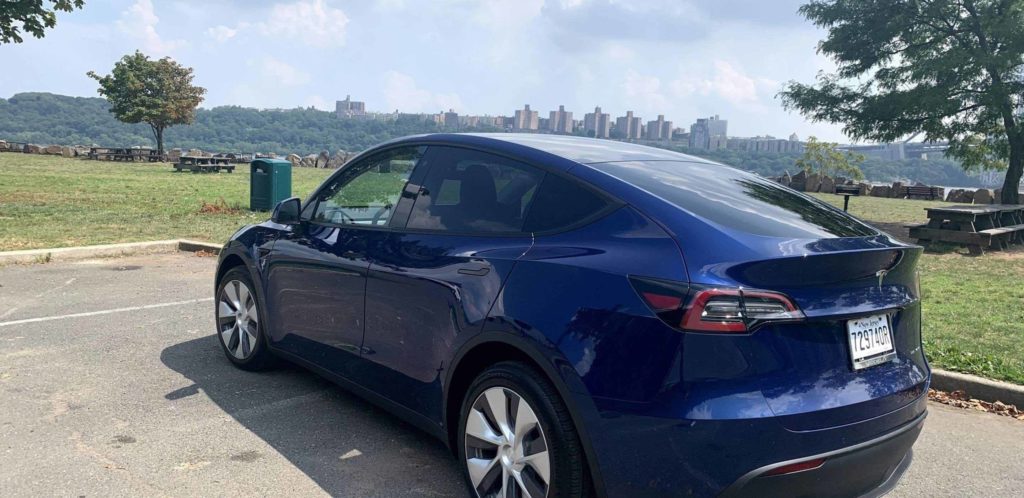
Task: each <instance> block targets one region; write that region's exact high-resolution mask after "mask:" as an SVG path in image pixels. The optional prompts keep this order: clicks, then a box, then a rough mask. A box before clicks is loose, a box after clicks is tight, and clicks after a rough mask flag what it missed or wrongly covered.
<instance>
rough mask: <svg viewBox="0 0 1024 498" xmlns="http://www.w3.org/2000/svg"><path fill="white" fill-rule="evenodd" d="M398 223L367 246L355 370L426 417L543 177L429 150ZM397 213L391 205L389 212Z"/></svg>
mask: <svg viewBox="0 0 1024 498" xmlns="http://www.w3.org/2000/svg"><path fill="white" fill-rule="evenodd" d="M426 162H427V163H428V164H429V167H428V170H427V172H426V175H425V177H424V180H423V181H422V185H418V186H416V185H413V186H410V188H408V189H407V191H410V190H415V192H416V194H415V200H414V202H410V203H409V204H410V205H411V209H409V211H410V213H409V216H408V222H407V223H405V226H404V227H402V228H398V227H396V228H395V229H394V230H393V231H392V233H390V234H389V236H388V238H387V241H386V242H385V243H383V244H381V245H377V246H374V247H372V248H370V252H369V257H370V260H371V264H370V268H369V274H368V280H367V287H366V295H367V298H366V337H365V341H364V347H363V355H364V359H366V360H368V361H366V362H365V363H364V367H365V368H367V369H369V372H367V373H365V374H362V375H360V377H361V378H364V379H366V381H367V382H368V383H369V385H368V387H370V388H371V389H373V390H375V391H377V392H379V393H383V394H385V395H386V396H388V397H390V398H391V399H392V400H394V401H397V402H399V403H401V404H403V405H405V406H407V407H409V408H411V409H413V410H415V411H417V412H419V413H422V414H425V415H427V416H429V417H430V418H433V419H434V420H440V418H441V404H440V402H441V396H440V390H441V377H440V376H441V373H442V372H443V371H444V369H446V368H448V367H449V365H448V364H447V363H446V362H447V361H448V359H449V358H451V357H452V355H453V350H454V349H455V348H456V347H457V346H458V345H459V344H460V343H461V341H463V340H465V337H466V336H467V335H471V334H472V333H474V332H476V331H478V330H479V329H480V327H481V325H482V323H483V320H484V319H485V318H486V317H487V313H488V311H489V310H490V309H491V307H492V306H493V305H494V301H495V299H496V298H497V296H498V292H499V291H500V290H501V286H502V283H503V282H504V280H505V278H506V277H507V276H508V274H509V273H510V272H511V270H512V267H513V266H514V264H515V262H516V260H517V259H518V258H519V257H520V256H522V255H523V254H524V253H525V252H526V251H527V250H529V248H530V246H531V244H532V237H531V235H530V234H529V233H526V232H524V231H523V224H524V221H525V218H526V213H527V210H528V209H529V207H530V204H531V202H532V200H533V196H534V193H535V191H536V190H537V188H538V186H539V185H540V184H541V182H542V180H543V178H544V176H545V174H544V172H543V171H541V170H540V169H537V168H535V167H533V166H530V165H527V164H523V163H521V162H517V161H515V160H512V159H508V158H505V157H501V156H497V155H493V154H489V153H486V152H480V151H475V150H469V149H462V148H456V147H442V146H431V147H430V151H429V152H428V156H427V158H426ZM402 211H403V207H402V206H400V207H399V212H400V213H401V212H402Z"/></svg>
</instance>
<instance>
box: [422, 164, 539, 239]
mask: <svg viewBox="0 0 1024 498" xmlns="http://www.w3.org/2000/svg"><path fill="white" fill-rule="evenodd" d="M543 178H544V172H543V171H541V170H539V169H537V168H534V167H532V166H529V165H526V164H523V163H520V162H518V161H514V160H512V159H507V158H504V157H501V156H497V155H494V154H488V153H486V152H480V151H475V150H469V149H461V148H458V147H431V151H430V169H429V170H428V171H427V174H426V176H425V177H424V179H423V188H422V189H420V194H419V196H418V197H417V198H416V203H415V204H414V205H413V208H412V213H411V214H410V215H409V222H408V224H407V225H406V226H407V228H412V229H429V230H444V231H449V232H459V233H517V232H522V230H523V222H524V221H525V219H526V214H527V212H529V208H530V203H531V202H532V200H533V196H534V193H535V192H536V190H537V187H538V185H540V183H541V180H542V179H543Z"/></svg>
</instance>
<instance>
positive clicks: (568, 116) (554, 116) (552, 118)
mask: <svg viewBox="0 0 1024 498" xmlns="http://www.w3.org/2000/svg"><path fill="white" fill-rule="evenodd" d="M547 129H548V130H550V131H551V132H552V133H565V134H566V135H568V134H571V133H572V112H571V111H566V110H565V106H564V105H560V106H558V110H557V111H551V114H550V115H549V117H548V126H547Z"/></svg>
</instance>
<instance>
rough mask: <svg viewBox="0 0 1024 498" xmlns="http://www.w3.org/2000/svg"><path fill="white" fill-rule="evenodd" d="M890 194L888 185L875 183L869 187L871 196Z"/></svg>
mask: <svg viewBox="0 0 1024 498" xmlns="http://www.w3.org/2000/svg"><path fill="white" fill-rule="evenodd" d="M891 195H892V187H890V186H889V185H875V186H874V187H871V197H889V196H891Z"/></svg>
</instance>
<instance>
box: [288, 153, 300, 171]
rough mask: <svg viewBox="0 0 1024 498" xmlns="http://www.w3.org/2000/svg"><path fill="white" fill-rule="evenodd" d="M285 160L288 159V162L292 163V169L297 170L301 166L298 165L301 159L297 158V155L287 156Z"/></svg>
mask: <svg viewBox="0 0 1024 498" xmlns="http://www.w3.org/2000/svg"><path fill="white" fill-rule="evenodd" d="M287 159H288V162H290V163H292V167H293V168H298V167H300V166H301V164H300V163H302V158H301V157H299V155H298V154H288V158H287Z"/></svg>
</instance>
